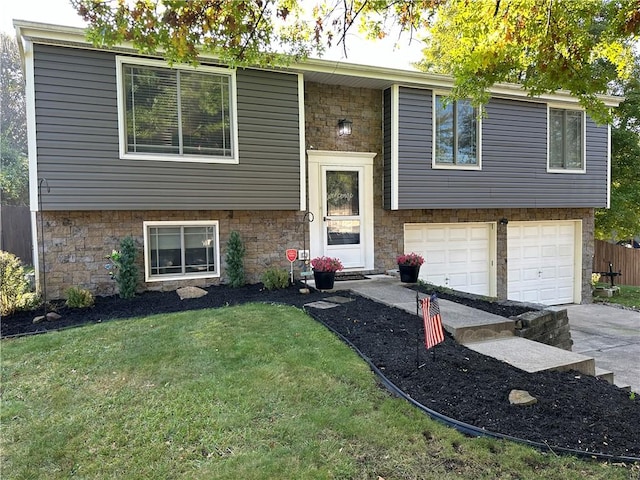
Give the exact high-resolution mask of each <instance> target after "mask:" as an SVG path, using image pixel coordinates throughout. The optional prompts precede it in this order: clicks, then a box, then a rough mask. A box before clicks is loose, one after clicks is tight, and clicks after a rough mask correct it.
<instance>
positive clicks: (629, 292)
mask: <svg viewBox="0 0 640 480" xmlns="http://www.w3.org/2000/svg"><path fill="white" fill-rule="evenodd" d="M609 285H610V284H608V283H602V282H600V283H598V286H599V287H608V286H609ZM593 301H594V302H606V303H615V304H617V305H624V306H625V307H631V308H635V309H636V310H640V287H635V286H633V285H620V291H619V292H618V293H617V294H616V295H614V296H613V297H593Z"/></svg>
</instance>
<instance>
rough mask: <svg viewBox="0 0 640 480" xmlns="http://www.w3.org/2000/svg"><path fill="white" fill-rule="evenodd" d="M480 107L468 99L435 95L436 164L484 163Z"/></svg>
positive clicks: (462, 165) (472, 164) (465, 165)
mask: <svg viewBox="0 0 640 480" xmlns="http://www.w3.org/2000/svg"><path fill="white" fill-rule="evenodd" d="M478 124H479V121H478V110H477V109H476V108H474V107H473V106H472V105H471V102H470V101H468V100H457V101H449V102H445V97H444V96H441V95H436V96H435V126H434V130H435V141H434V152H435V153H434V164H435V166H450V167H463V168H464V167H467V168H469V167H471V168H478V167H479V166H480V154H479V147H478V146H479V136H480V134H479V125H478Z"/></svg>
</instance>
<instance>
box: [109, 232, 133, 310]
mask: <svg viewBox="0 0 640 480" xmlns="http://www.w3.org/2000/svg"><path fill="white" fill-rule="evenodd" d="M137 256H138V250H137V248H136V244H135V242H134V241H133V238H131V237H125V238H123V239H122V241H121V242H120V250H113V251H112V252H111V255H107V259H109V260H111V263H110V264H107V265H106V267H107V270H109V275H110V276H111V278H113V279H114V280H115V281H116V283H117V284H118V293H119V295H120V298H125V299H129V298H133V297H135V295H136V287H137V286H138V266H137V265H136V257H137Z"/></svg>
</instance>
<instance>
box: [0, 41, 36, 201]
mask: <svg viewBox="0 0 640 480" xmlns="http://www.w3.org/2000/svg"><path fill="white" fill-rule="evenodd" d="M0 198H1V201H2V204H3V205H27V204H28V202H29V164H28V160H27V120H26V112H25V97H24V83H23V76H22V66H21V64H20V54H19V52H18V44H17V43H16V40H15V39H14V38H13V37H10V36H9V35H6V34H4V33H0Z"/></svg>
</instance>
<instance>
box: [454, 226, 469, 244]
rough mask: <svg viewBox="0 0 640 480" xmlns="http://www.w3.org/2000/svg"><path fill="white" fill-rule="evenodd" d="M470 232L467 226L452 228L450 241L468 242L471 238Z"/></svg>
mask: <svg viewBox="0 0 640 480" xmlns="http://www.w3.org/2000/svg"><path fill="white" fill-rule="evenodd" d="M469 234H470V232H469V230H468V229H467V228H455V227H453V228H451V229H450V230H449V241H452V242H466V241H467V240H469V237H470V235H469Z"/></svg>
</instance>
